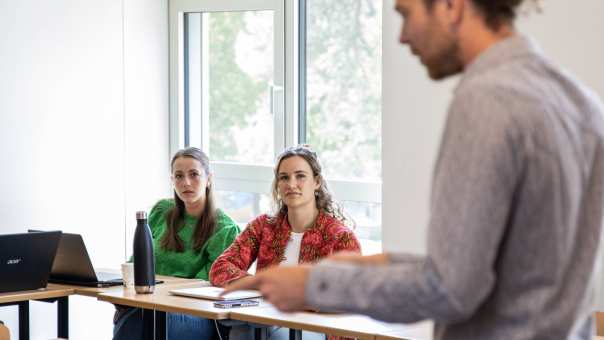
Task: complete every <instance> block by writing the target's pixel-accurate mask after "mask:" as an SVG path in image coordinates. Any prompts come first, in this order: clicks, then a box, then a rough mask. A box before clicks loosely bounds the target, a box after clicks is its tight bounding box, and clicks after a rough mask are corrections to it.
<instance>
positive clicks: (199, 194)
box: [172, 157, 210, 206]
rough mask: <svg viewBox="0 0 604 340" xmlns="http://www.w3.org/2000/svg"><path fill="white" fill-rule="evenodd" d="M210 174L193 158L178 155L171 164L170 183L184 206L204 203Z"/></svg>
mask: <svg viewBox="0 0 604 340" xmlns="http://www.w3.org/2000/svg"><path fill="white" fill-rule="evenodd" d="M209 182H210V176H209V175H208V174H206V173H205V171H204V169H203V167H202V166H201V163H200V162H199V161H198V160H196V159H195V158H191V157H178V158H177V159H176V160H175V161H174V163H173V164H172V184H173V185H174V191H175V192H176V195H178V197H179V198H180V199H181V200H182V201H183V202H184V203H185V205H186V206H188V205H193V204H197V203H200V202H201V203H205V196H206V188H207V186H208V185H209Z"/></svg>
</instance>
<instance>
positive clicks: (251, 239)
mask: <svg viewBox="0 0 604 340" xmlns="http://www.w3.org/2000/svg"><path fill="white" fill-rule="evenodd" d="M272 192H273V201H274V204H275V208H276V211H277V213H276V214H275V215H272V216H269V215H260V216H259V217H257V218H256V219H254V220H253V221H251V222H250V223H249V224H248V226H247V228H246V229H245V230H244V231H243V232H242V233H241V234H240V235H239V236H238V237H237V239H235V242H233V243H232V244H231V246H230V247H229V248H227V249H226V250H225V251H224V253H222V255H220V256H219V257H218V258H217V259H216V261H215V262H214V264H213V265H212V268H211V269H210V275H209V276H210V282H211V283H212V284H213V285H214V286H224V285H226V284H227V283H229V282H231V281H233V280H237V279H240V278H242V277H244V276H246V275H249V274H248V273H247V270H248V269H249V268H250V266H251V265H252V263H253V262H254V260H256V259H257V260H258V263H257V270H263V269H265V268H268V267H270V266H276V265H297V264H299V263H314V262H317V261H319V260H320V259H322V258H324V257H327V256H328V255H330V254H332V253H335V252H338V251H350V252H357V253H360V252H361V247H360V244H359V242H358V240H357V239H356V237H355V235H354V233H353V232H352V231H351V230H350V229H349V228H348V227H346V225H345V223H346V222H347V220H346V218H345V217H344V215H343V213H342V210H341V208H340V207H339V206H338V205H337V204H336V203H335V202H334V201H333V200H332V197H331V194H330V193H329V190H328V189H327V185H326V183H325V180H324V178H323V176H322V174H321V165H320V164H319V161H318V158H317V155H316V153H315V152H313V151H312V150H311V149H310V148H308V147H307V146H296V147H291V148H288V149H286V150H285V151H284V152H282V153H281V155H279V157H278V160H277V164H276V166H275V178H274V180H273V185H272Z"/></svg>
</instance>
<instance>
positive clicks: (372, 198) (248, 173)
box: [169, 0, 382, 204]
mask: <svg viewBox="0 0 604 340" xmlns="http://www.w3.org/2000/svg"><path fill="white" fill-rule="evenodd" d="M277 3H279V5H282V9H283V18H284V25H283V30H282V32H281V34H282V39H283V46H284V70H285V72H284V76H285V77H284V80H283V85H284V86H283V88H284V97H283V101H284V102H283V116H282V118H280V120H275V157H276V156H277V154H278V153H280V152H281V150H282V149H283V148H284V147H288V146H292V145H296V144H298V143H303V142H304V141H305V140H306V8H307V6H308V3H307V0H171V1H170V6H169V7H170V8H169V20H170V24H169V27H170V41H169V46H170V119H169V121H170V153H171V155H172V154H174V153H175V152H176V151H177V150H178V149H181V148H182V147H185V146H188V145H186V144H185V138H184V137H185V130H184V127H185V124H184V122H185V116H184V108H183V100H184V98H183V88H182V79H181V77H182V74H183V71H184V70H183V65H182V63H180V62H179V61H180V60H181V59H180V58H182V55H183V52H182V48H183V46H182V34H183V32H182V31H183V29H182V25H181V24H180V23H181V22H182V16H183V13H184V12H211V11H234V10H261V9H263V10H266V9H273V8H271V7H270V6H269V5H274V4H277ZM275 30H276V31H275V33H276V35H277V34H278V32H277V27H275ZM278 141H281V142H280V143H279V144H278V143H277V142H278ZM211 166H212V169H213V173H214V183H215V188H216V189H217V190H226V191H241V192H253V193H261V194H269V195H270V191H271V188H270V185H271V183H272V177H273V165H258V164H243V163H236V162H224V161H211ZM326 180H327V183H328V185H329V187H330V189H331V191H332V192H333V193H334V195H335V197H336V198H337V200H338V201H358V202H367V203H377V204H382V181H381V180H379V181H364V180H356V179H355V180H344V179H337V178H327V179H326Z"/></svg>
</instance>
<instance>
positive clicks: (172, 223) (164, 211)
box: [113, 148, 240, 340]
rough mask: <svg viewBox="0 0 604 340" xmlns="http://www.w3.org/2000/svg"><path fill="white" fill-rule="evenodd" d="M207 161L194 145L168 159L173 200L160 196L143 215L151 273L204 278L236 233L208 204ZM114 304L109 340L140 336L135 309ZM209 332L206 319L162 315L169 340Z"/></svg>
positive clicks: (211, 327) (230, 222)
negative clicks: (149, 244) (148, 232)
mask: <svg viewBox="0 0 604 340" xmlns="http://www.w3.org/2000/svg"><path fill="white" fill-rule="evenodd" d="M209 165H210V162H209V160H208V157H207V156H206V155H205V154H204V153H203V152H202V151H201V150H200V149H198V148H186V149H183V150H180V151H178V152H177V153H176V154H175V155H174V157H172V162H171V169H172V185H173V188H174V199H163V200H160V201H159V202H157V203H156V204H155V206H154V207H153V208H152V209H151V212H150V213H149V227H150V228H151V234H152V235H153V251H154V253H155V271H156V273H157V274H160V275H169V276H178V277H185V278H197V279H202V280H208V272H209V270H210V267H211V266H212V263H214V260H216V258H217V257H218V256H219V255H220V254H222V252H223V251H224V250H225V249H226V248H227V247H228V246H229V245H231V243H232V242H233V240H235V238H236V237H237V235H238V234H239V232H240V230H239V227H238V226H237V224H236V223H235V222H233V220H232V219H231V218H230V217H229V216H227V215H226V214H225V213H224V212H222V211H221V210H220V209H216V208H215V206H214V198H213V191H212V174H211V172H210V167H209ZM116 308H117V311H116V315H115V317H114V323H115V326H114V329H113V339H115V340H121V339H140V338H142V325H141V311H140V309H127V308H124V307H121V306H116ZM214 332H215V325H214V323H213V321H211V320H206V319H203V318H197V317H193V316H189V315H185V314H175V313H169V314H168V337H169V338H171V339H185V340H186V339H210V338H212V337H213V336H214Z"/></svg>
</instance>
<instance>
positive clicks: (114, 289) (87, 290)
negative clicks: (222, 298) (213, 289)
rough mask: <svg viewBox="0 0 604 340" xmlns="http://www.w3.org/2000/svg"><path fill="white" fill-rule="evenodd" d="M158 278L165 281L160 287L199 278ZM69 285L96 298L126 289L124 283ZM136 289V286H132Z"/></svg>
mask: <svg viewBox="0 0 604 340" xmlns="http://www.w3.org/2000/svg"><path fill="white" fill-rule="evenodd" d="M156 279H157V280H162V281H163V283H160V284H158V285H157V286H156V287H160V286H162V285H172V284H180V283H191V282H198V281H199V280H194V279H184V278H181V277H174V276H165V275H157V276H156ZM67 287H71V288H73V289H74V290H75V294H77V295H84V296H89V297H93V298H96V297H97V296H98V295H99V294H103V293H110V292H119V291H122V290H123V289H124V286H123V285H118V286H110V287H85V286H74V285H67ZM131 289H134V288H131Z"/></svg>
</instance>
